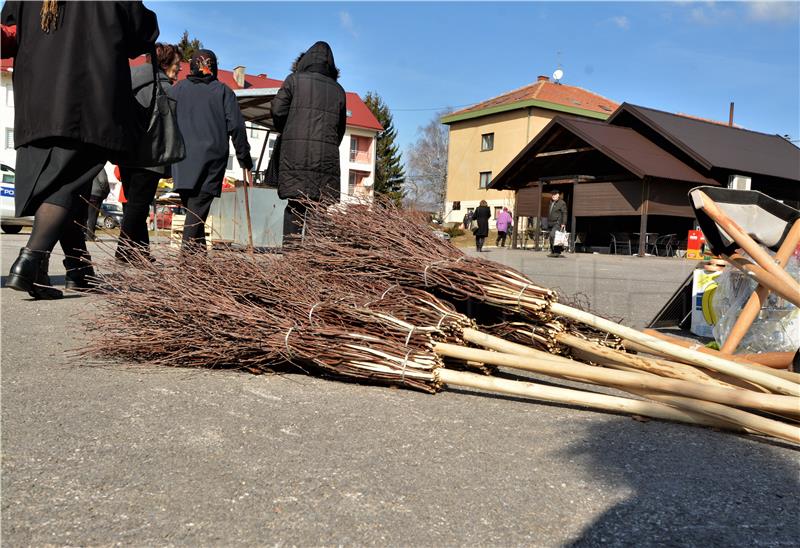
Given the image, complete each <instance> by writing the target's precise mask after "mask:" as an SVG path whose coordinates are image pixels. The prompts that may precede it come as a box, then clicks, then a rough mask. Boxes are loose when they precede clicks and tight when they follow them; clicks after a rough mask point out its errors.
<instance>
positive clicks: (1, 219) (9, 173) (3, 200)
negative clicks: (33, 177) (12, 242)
mask: <svg viewBox="0 0 800 548" xmlns="http://www.w3.org/2000/svg"><path fill="white" fill-rule="evenodd" d="M0 173H2V176H3V181H2V183H0V229H2V230H3V232H5V233H6V234H17V233H18V232H19V231H20V230H22V227H23V226H33V217H15V216H14V213H15V211H14V168H13V167H11V166H7V165H6V164H0Z"/></svg>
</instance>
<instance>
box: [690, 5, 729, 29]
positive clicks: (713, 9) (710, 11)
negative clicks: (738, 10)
mask: <svg viewBox="0 0 800 548" xmlns="http://www.w3.org/2000/svg"><path fill="white" fill-rule="evenodd" d="M730 5H731V4H730V3H725V4H723V5H722V6H719V5H717V3H716V2H702V3H701V2H689V3H685V4H683V6H685V7H688V8H691V9H690V10H689V20H690V21H691V22H692V23H698V24H701V25H713V24H715V23H720V22H722V21H723V20H725V19H728V18H730V17H734V16H735V12H734V10H733V9H731V8H730V7H728V6H730Z"/></svg>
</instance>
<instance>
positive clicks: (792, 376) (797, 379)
mask: <svg viewBox="0 0 800 548" xmlns="http://www.w3.org/2000/svg"><path fill="white" fill-rule="evenodd" d="M644 333H645V334H646V335H650V336H652V337H655V338H657V339H660V340H662V341H666V342H669V343H671V344H675V345H678V346H682V347H684V348H690V349H692V350H696V351H697V352H700V353H702V354H708V355H709V356H718V357H721V358H725V359H728V360H730V361H732V362H736V363H738V364H741V365H744V366H745V367H750V368H752V369H756V370H758V371H762V372H764V373H768V374H770V375H774V376H776V377H779V378H781V379H784V380H787V381H791V382H794V383H800V374H799V373H794V372H792V371H783V370H781V369H772V368H770V367H767V366H764V365H761V364H760V363H757V362H754V361H750V360H749V359H748V358H747V357H746V356H744V355H739V356H728V355H724V354H722V353H721V352H719V351H718V350H714V349H712V348H706V347H704V346H702V345H699V344H697V343H695V342H691V341H685V340H683V339H678V338H676V337H670V336H669V335H665V334H664V333H659V332H658V331H655V330H653V329H645V330H644ZM625 344H626V345H627V344H628V342H627V341H626V342H625ZM643 348H645V349H647V347H646V346H643Z"/></svg>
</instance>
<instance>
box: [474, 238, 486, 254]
mask: <svg viewBox="0 0 800 548" xmlns="http://www.w3.org/2000/svg"><path fill="white" fill-rule="evenodd" d="M485 242H486V236H475V248H476V249H477V250H478V251H483V244H484V243H485Z"/></svg>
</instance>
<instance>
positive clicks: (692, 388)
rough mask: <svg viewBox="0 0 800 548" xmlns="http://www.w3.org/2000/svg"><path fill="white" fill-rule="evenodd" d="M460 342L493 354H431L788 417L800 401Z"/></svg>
mask: <svg viewBox="0 0 800 548" xmlns="http://www.w3.org/2000/svg"><path fill="white" fill-rule="evenodd" d="M464 339H465V340H467V341H469V342H472V343H475V344H480V345H481V346H485V347H487V348H493V349H495V350H497V352H489V351H487V350H479V349H477V348H467V347H464V346H458V345H454V344H447V343H436V344H435V345H434V352H436V353H437V354H439V355H440V356H443V357H450V358H458V359H462V360H466V359H469V360H474V361H480V362H483V363H487V364H492V365H499V366H504V367H512V368H516V369H524V370H526V371H533V372H536V373H542V374H544V375H550V376H556V377H561V378H569V379H574V380H583V381H588V382H592V383H596V384H602V385H605V386H615V387H622V388H631V389H634V390H637V391H656V392H667V393H670V394H678V395H681V396H689V397H692V398H697V399H701V400H706V401H713V402H717V403H722V404H725V405H733V406H736V407H750V408H753V409H759V410H761V411H771V412H774V413H781V414H789V415H798V414H800V398H794V397H791V396H781V395H777V394H764V393H760V392H752V391H750V390H743V389H734V388H725V387H721V386H713V385H708V384H700V383H696V382H690V381H683V380H677V379H667V378H664V377H659V376H656V375H645V374H642V373H634V372H628V371H616V370H611V369H605V368H602V367H595V366H592V365H585V364H582V363H580V362H576V361H574V360H570V359H568V358H562V357H560V356H552V355H550V354H547V353H546V352H542V351H540V350H535V349H533V348H529V349H527V351H528V353H527V355H524V356H523V355H514V354H506V353H503V351H504V350H505V349H508V348H509V345H514V346H522V345H516V344H515V343H508V342H507V341H503V340H502V339H498V338H497V337H492V336H491V335H486V334H484V333H480V332H477V331H475V330H471V329H465V330H464ZM478 341H480V342H478ZM523 348H524V347H523Z"/></svg>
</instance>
